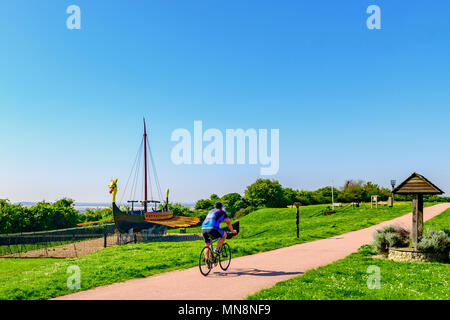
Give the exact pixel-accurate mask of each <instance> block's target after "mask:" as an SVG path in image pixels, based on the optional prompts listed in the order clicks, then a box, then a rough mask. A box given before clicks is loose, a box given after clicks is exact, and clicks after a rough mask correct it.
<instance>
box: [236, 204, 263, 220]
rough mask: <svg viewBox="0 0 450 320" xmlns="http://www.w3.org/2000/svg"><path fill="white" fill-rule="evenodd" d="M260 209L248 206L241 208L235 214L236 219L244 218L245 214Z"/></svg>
mask: <svg viewBox="0 0 450 320" xmlns="http://www.w3.org/2000/svg"><path fill="white" fill-rule="evenodd" d="M256 210H258V208H256V207H252V206H250V207H247V208H243V209H241V210H239V211H238V212H236V215H235V216H234V217H235V218H236V219H239V218H242V217H243V216H246V215H248V214H249V213H252V212H253V211H256Z"/></svg>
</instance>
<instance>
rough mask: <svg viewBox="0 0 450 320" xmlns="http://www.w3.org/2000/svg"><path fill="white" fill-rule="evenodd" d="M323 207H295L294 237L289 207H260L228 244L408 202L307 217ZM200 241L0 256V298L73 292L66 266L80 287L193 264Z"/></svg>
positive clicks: (338, 223)
mask: <svg viewBox="0 0 450 320" xmlns="http://www.w3.org/2000/svg"><path fill="white" fill-rule="evenodd" d="M324 208H325V206H323V205H322V206H308V207H301V208H300V239H296V237H295V233H296V231H295V230H296V227H295V209H261V210H258V211H256V212H253V213H252V214H250V215H248V216H245V217H243V218H241V219H240V228H241V234H240V235H239V236H237V237H236V238H235V239H233V240H231V241H230V242H229V243H230V245H231V247H232V251H233V256H234V257H237V256H243V255H249V254H254V253H258V252H263V251H268V250H272V249H277V248H281V247H285V246H290V245H293V244H297V243H303V242H307V241H313V240H317V239H322V238H326V237H330V236H334V235H338V234H342V233H345V232H349V231H353V230H357V229H361V228H365V227H368V226H371V225H374V224H377V223H379V222H381V221H384V220H389V219H392V218H395V217H398V216H400V215H403V214H405V213H408V212H410V211H411V204H410V203H396V206H395V207H394V208H387V207H380V208H379V209H370V207H369V205H367V204H365V205H364V204H363V205H362V207H360V208H351V209H348V210H346V211H344V212H340V213H337V214H334V215H330V216H323V215H320V216H313V217H311V216H312V215H313V214H315V213H317V212H319V211H320V210H322V209H324ZM202 247H203V243H202V241H192V242H179V243H147V244H132V245H126V246H117V247H110V248H105V249H102V250H99V251H97V252H96V253H94V254H91V255H89V256H84V257H80V258H76V259H57V260H56V259H0V299H47V298H51V297H56V296H60V295H64V294H68V293H70V292H73V291H71V290H69V289H68V288H67V285H66V281H67V278H68V277H69V276H70V274H67V273H66V272H67V268H68V267H69V266H71V265H77V266H78V267H79V268H80V270H81V290H86V289H90V288H94V287H97V286H101V285H106V284H111V283H115V282H120V281H124V280H128V279H133V278H140V277H146V276H149V275H153V274H157V273H161V272H166V271H171V270H176V269H185V268H189V267H193V266H196V265H197V263H198V261H197V259H198V255H199V252H200V250H201V248H202Z"/></svg>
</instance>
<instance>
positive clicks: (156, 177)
mask: <svg viewBox="0 0 450 320" xmlns="http://www.w3.org/2000/svg"><path fill="white" fill-rule="evenodd" d="M147 146H148V151H149V153H150V162H151V163H152V168H153V175H154V176H155V184H156V188H157V189H158V192H159V196H160V198H159V199H160V200H161V202H162V201H163V194H162V192H161V185H160V184H159V179H158V174H157V173H156V166H155V161H154V160H153V154H152V149H151V148H150V143H148V139H147Z"/></svg>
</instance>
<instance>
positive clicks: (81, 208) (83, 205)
mask: <svg viewBox="0 0 450 320" xmlns="http://www.w3.org/2000/svg"><path fill="white" fill-rule="evenodd" d="M36 203H37V202H26V201H24V202H16V204H21V205H23V206H25V207H31V206H34V205H35V204H36ZM50 203H51V202H50ZM124 205H130V204H129V203H121V204H119V206H124ZM181 205H182V206H185V207H189V208H191V209H193V208H194V206H195V202H181ZM110 206H111V202H75V203H74V208H75V210H77V211H78V212H80V213H85V212H86V210H87V209H96V208H109V207H110ZM135 208H138V207H137V206H136V207H135Z"/></svg>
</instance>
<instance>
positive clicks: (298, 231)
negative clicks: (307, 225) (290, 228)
mask: <svg viewBox="0 0 450 320" xmlns="http://www.w3.org/2000/svg"><path fill="white" fill-rule="evenodd" d="M294 206H295V207H296V208H297V212H296V218H297V219H296V224H297V239H298V238H299V235H300V229H299V222H300V221H299V214H298V207H300V202H294Z"/></svg>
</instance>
